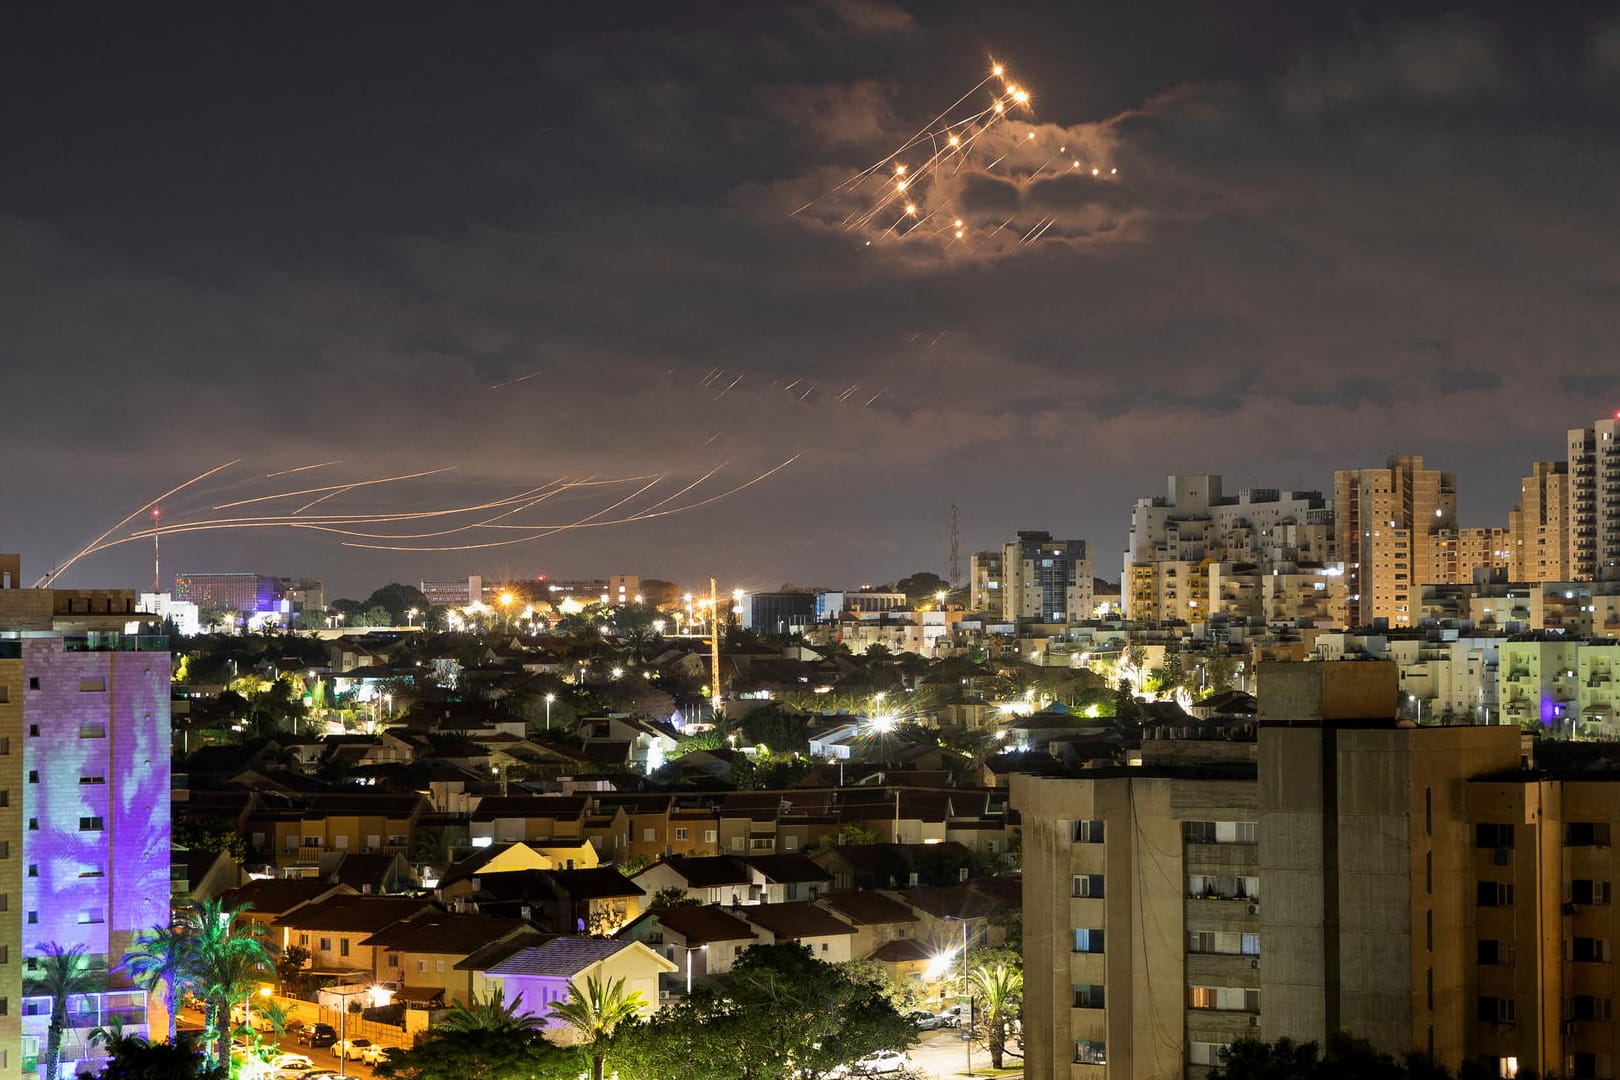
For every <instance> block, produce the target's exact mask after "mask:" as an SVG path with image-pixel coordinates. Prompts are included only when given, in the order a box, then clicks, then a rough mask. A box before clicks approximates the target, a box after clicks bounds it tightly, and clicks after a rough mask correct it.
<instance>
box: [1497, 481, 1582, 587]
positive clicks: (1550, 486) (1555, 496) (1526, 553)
mask: <svg viewBox="0 0 1620 1080" xmlns="http://www.w3.org/2000/svg"><path fill="white" fill-rule="evenodd" d="M1569 481H1570V476H1569V463H1568V462H1564V461H1537V462H1534V463H1533V464H1532V465H1531V466H1530V475H1529V476H1527V477H1525V478H1524V479H1523V480H1522V481H1520V483H1519V501H1518V502H1516V503H1515V504H1514V505H1513V510H1512V511H1511V512H1510V513H1509V514H1508V550H1509V551H1510V552H1511V556H1510V561H1509V564H1508V580H1510V581H1565V580H1567V579H1569V578H1570V577H1571V576H1572V575H1571V573H1570V562H1569V559H1570V543H1569V541H1570V525H1571V522H1570V486H1569Z"/></svg>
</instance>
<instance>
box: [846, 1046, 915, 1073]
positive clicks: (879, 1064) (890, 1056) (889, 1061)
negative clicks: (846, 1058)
mask: <svg viewBox="0 0 1620 1080" xmlns="http://www.w3.org/2000/svg"><path fill="white" fill-rule="evenodd" d="M910 1064H911V1059H910V1058H908V1057H906V1055H905V1053H904V1052H902V1051H900V1050H879V1051H877V1052H876V1053H874V1054H867V1055H866V1056H865V1057H863V1058H861V1060H859V1061H852V1062H850V1063H849V1064H848V1065H845V1066H842V1067H841V1068H838V1069H834V1070H833V1075H834V1076H878V1075H881V1074H883V1073H897V1072H899V1071H900V1070H902V1069H904V1068H906V1067H907V1066H909V1065H910Z"/></svg>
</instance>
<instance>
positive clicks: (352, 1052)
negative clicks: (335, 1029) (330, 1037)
mask: <svg viewBox="0 0 1620 1080" xmlns="http://www.w3.org/2000/svg"><path fill="white" fill-rule="evenodd" d="M370 1046H371V1040H370V1039H344V1040H343V1041H342V1042H336V1043H333V1044H332V1053H333V1054H335V1055H337V1056H338V1057H340V1058H342V1059H343V1060H344V1061H359V1060H360V1059H361V1057H362V1056H364V1055H365V1052H366V1050H367V1049H368V1048H369V1047H370Z"/></svg>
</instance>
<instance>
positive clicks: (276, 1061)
mask: <svg viewBox="0 0 1620 1080" xmlns="http://www.w3.org/2000/svg"><path fill="white" fill-rule="evenodd" d="M294 1063H297V1064H300V1065H302V1066H304V1067H305V1068H306V1069H313V1068H314V1067H315V1063H314V1062H313V1061H311V1060H310V1059H309V1058H307V1057H305V1056H304V1055H303V1054H277V1055H276V1056H275V1057H273V1058H271V1059H270V1060H269V1061H267V1062H265V1064H266V1065H268V1066H270V1068H272V1069H279V1068H281V1067H282V1066H283V1065H292V1064H294Z"/></svg>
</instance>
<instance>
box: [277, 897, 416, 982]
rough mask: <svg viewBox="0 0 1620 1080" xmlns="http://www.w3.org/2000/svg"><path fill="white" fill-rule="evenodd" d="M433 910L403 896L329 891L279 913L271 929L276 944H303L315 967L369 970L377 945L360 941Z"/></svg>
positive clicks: (320, 969) (331, 971)
mask: <svg viewBox="0 0 1620 1080" xmlns="http://www.w3.org/2000/svg"><path fill="white" fill-rule="evenodd" d="M435 910H436V909H435V908H434V907H433V905H431V904H428V903H426V902H425V901H422V900H413V899H411V898H409V897H404V896H350V895H339V896H330V897H327V898H326V899H325V900H321V901H318V902H316V903H313V904H305V905H303V906H302V907H299V908H297V909H295V910H294V911H292V912H290V913H289V914H286V915H283V916H281V917H280V918H279V919H277V920H276V921H275V922H273V923H272V924H271V931H272V933H273V934H275V935H276V938H278V939H279V940H275V943H276V944H277V945H279V946H280V947H281V948H282V949H284V950H285V949H288V948H290V947H292V946H294V945H296V946H298V947H299V948H301V949H306V950H308V951H309V954H310V967H311V968H312V969H313V970H315V971H317V972H321V973H323V974H333V975H341V976H345V977H346V976H350V975H353V974H354V973H356V972H364V973H365V974H366V975H367V976H370V974H371V973H372V972H375V971H377V970H378V966H379V963H380V961H379V958H378V957H377V955H376V953H377V947H376V946H373V945H366V944H363V943H364V942H365V941H366V940H367V939H369V938H371V937H372V936H373V935H375V934H378V933H380V932H381V931H382V930H384V929H386V928H387V927H389V926H392V925H393V924H394V923H397V922H405V921H409V920H412V919H418V918H421V917H422V916H424V915H428V914H430V913H432V912H434V911H435ZM273 940H274V939H273Z"/></svg>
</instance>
